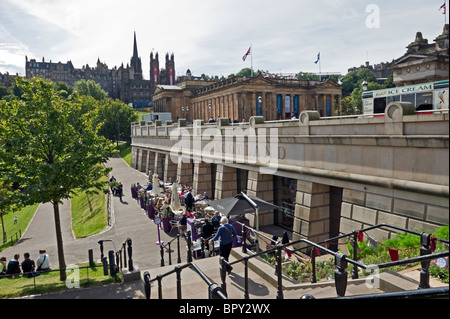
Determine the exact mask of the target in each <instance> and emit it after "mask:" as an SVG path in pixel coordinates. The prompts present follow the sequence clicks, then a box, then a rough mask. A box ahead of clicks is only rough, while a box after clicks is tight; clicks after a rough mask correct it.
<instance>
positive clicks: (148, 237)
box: [1, 158, 186, 286]
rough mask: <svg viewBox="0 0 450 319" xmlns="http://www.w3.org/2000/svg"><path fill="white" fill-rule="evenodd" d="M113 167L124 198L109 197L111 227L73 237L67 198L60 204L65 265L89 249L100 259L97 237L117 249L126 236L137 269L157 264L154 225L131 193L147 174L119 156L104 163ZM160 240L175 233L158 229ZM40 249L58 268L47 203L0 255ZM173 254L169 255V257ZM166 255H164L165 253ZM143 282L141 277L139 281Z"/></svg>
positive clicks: (83, 258)
mask: <svg viewBox="0 0 450 319" xmlns="http://www.w3.org/2000/svg"><path fill="white" fill-rule="evenodd" d="M107 166H108V167H112V172H111V174H112V175H114V176H115V177H116V179H117V181H120V182H122V184H123V185H124V196H123V197H122V200H123V202H120V200H119V198H118V197H112V208H113V209H112V210H113V223H112V225H111V227H109V228H108V229H107V230H105V231H103V232H102V233H101V234H97V235H93V236H90V237H88V238H83V239H75V238H74V236H73V233H72V228H71V219H70V201H65V202H64V204H63V205H60V218H61V227H62V233H63V242H64V253H65V254H64V255H65V261H66V264H67V265H72V264H78V263H82V262H87V261H88V250H89V249H90V248H92V249H93V251H94V258H95V259H96V260H100V245H99V244H98V241H99V240H101V239H103V240H113V241H114V243H115V246H116V248H117V249H119V248H120V247H121V245H122V243H123V242H125V241H126V239H127V238H131V240H132V242H133V262H134V265H135V267H138V268H139V269H140V270H146V269H151V268H155V267H159V266H160V258H161V256H160V248H159V246H158V245H156V241H157V240H158V235H157V227H156V225H155V224H154V223H153V221H152V220H150V219H149V218H148V217H147V215H146V213H145V212H144V211H143V210H142V209H141V208H140V206H139V204H138V203H137V201H136V200H134V199H133V198H132V197H131V191H130V186H131V184H133V183H136V182H139V183H140V184H145V183H146V182H147V176H146V175H145V174H143V173H141V172H139V171H137V170H135V169H132V168H130V167H129V166H128V165H127V164H126V163H125V161H123V160H122V159H121V158H112V159H110V160H109V162H108V163H107ZM160 236H161V240H163V241H164V242H166V243H167V242H168V241H169V240H171V239H172V238H173V237H174V236H175V232H173V236H170V235H167V234H166V233H164V232H163V231H160ZM39 249H46V250H47V253H48V254H49V256H50V262H51V265H52V267H53V268H57V267H58V266H59V265H58V257H57V245H56V235H55V222H54V215H53V207H52V205H51V204H50V203H46V204H41V205H40V206H39V208H38V209H37V211H36V214H35V215H34V217H33V219H32V221H31V223H30V225H29V227H28V228H27V229H26V230H25V232H24V233H23V235H22V238H21V239H20V241H19V242H18V243H16V245H14V246H13V247H10V248H8V249H6V250H4V251H3V252H2V253H1V255H2V256H6V257H7V259H9V258H10V257H12V256H13V255H14V254H15V253H19V254H20V255H21V256H23V253H25V252H29V253H30V254H31V258H32V259H37V257H38V255H39ZM111 249H113V245H112V243H111V242H106V243H105V244H104V253H105V255H107V253H108V251H109V250H111ZM173 256H174V255H172V258H174V257H173ZM166 258H167V256H166ZM182 261H183V262H185V261H186V256H185V254H184V255H182ZM139 285H141V286H142V281H139Z"/></svg>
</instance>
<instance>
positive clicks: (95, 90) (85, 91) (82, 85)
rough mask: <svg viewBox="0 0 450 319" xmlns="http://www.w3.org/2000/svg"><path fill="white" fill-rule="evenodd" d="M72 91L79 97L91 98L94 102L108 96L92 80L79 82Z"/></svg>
mask: <svg viewBox="0 0 450 319" xmlns="http://www.w3.org/2000/svg"><path fill="white" fill-rule="evenodd" d="M74 90H75V91H77V92H78V93H79V94H80V95H87V96H92V97H93V98H94V99H96V100H103V99H104V98H106V97H107V96H108V93H106V92H105V91H104V90H103V89H102V87H101V86H100V84H98V83H96V82H95V81H93V80H87V81H86V80H79V81H77V82H76V83H75V85H74Z"/></svg>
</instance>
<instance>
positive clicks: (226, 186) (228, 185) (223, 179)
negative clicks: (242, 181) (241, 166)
mask: <svg viewBox="0 0 450 319" xmlns="http://www.w3.org/2000/svg"><path fill="white" fill-rule="evenodd" d="M236 194H237V170H236V168H234V167H229V166H224V165H217V170H216V189H215V192H214V199H222V198H230V197H234V196H235V195H236Z"/></svg>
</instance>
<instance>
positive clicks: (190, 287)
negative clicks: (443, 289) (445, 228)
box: [148, 248, 448, 299]
mask: <svg viewBox="0 0 450 319" xmlns="http://www.w3.org/2000/svg"><path fill="white" fill-rule="evenodd" d="M243 257H244V254H243V253H242V250H241V249H240V248H235V249H233V250H232V253H231V256H230V262H233V261H235V260H239V259H242V258H243ZM193 262H194V264H196V265H197V266H198V268H199V269H201V270H202V272H203V273H204V274H205V275H206V276H207V277H208V278H209V279H210V281H211V282H213V283H216V284H217V285H218V286H221V279H220V272H219V256H214V257H210V258H204V259H196V260H194V261H193ZM233 267H234V268H233V271H232V272H231V274H230V275H227V277H226V290H227V294H228V298H229V299H244V284H245V283H244V278H245V274H244V264H243V263H238V264H235V265H233ZM174 268H175V265H172V266H165V267H161V268H158V269H151V270H149V271H148V272H149V274H150V278H151V279H153V278H156V277H157V275H160V274H164V273H167V272H168V271H170V270H173V269H174ZM414 272H415V273H417V274H415V275H414V276H416V275H418V273H419V271H418V270H417V269H414ZM248 276H249V281H248V285H249V298H250V299H275V298H277V294H278V292H277V276H276V275H275V268H274V267H273V266H272V265H270V264H268V263H266V262H265V261H263V260H260V259H258V258H252V259H250V260H249V270H248ZM414 276H411V274H410V273H408V274H406V275H405V274H399V273H395V272H391V271H388V272H384V273H381V274H380V275H379V277H377V278H379V279H378V281H377V282H376V283H375V282H373V281H370V280H369V282H368V283H367V279H366V278H360V279H351V278H349V279H348V285H347V290H346V293H345V296H357V295H366V294H380V293H387V292H398V291H404V290H416V289H417V288H418V286H419V281H418V280H416V279H414V278H411V277H414ZM161 283H162V298H164V299H176V298H177V278H176V274H171V275H169V276H167V277H165V278H163V279H162V280H161ZM282 285H283V291H282V294H283V295H282V297H283V298H284V299H299V298H300V297H301V296H303V295H311V296H313V297H314V298H316V299H321V298H336V297H337V295H336V289H335V286H334V280H332V281H322V282H318V283H314V284H311V283H298V282H297V281H295V280H293V279H292V278H290V277H288V276H286V275H283V280H282ZM430 285H431V286H432V288H434V287H439V286H442V285H443V286H446V284H442V283H441V282H439V281H437V280H433V279H432V280H430ZM181 286H182V288H181V291H182V292H181V293H182V298H183V299H208V286H207V284H206V283H205V282H204V281H203V279H201V277H200V276H199V275H198V274H197V273H196V272H195V271H193V270H192V269H190V268H186V269H184V270H183V271H181ZM370 286H377V287H378V288H374V287H370ZM447 286H448V285H447ZM151 299H158V284H157V282H154V283H152V285H151Z"/></svg>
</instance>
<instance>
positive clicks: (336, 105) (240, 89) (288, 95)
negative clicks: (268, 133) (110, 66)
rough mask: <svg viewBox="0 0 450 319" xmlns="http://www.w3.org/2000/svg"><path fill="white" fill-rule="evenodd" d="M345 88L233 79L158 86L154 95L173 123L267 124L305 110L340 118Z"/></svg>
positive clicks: (261, 78)
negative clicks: (255, 118) (258, 119)
mask: <svg viewBox="0 0 450 319" xmlns="http://www.w3.org/2000/svg"><path fill="white" fill-rule="evenodd" d="M341 95H342V89H341V86H340V85H338V84H335V83H334V82H332V81H331V80H329V81H326V82H319V81H306V80H292V79H270V78H266V77H264V76H263V75H262V74H259V75H258V76H257V77H253V78H246V77H232V78H229V79H225V80H222V81H213V83H211V82H209V81H206V80H197V81H189V80H183V81H181V82H178V83H177V84H176V85H172V86H164V85H160V86H157V88H156V89H155V92H154V94H153V101H154V106H155V111H156V112H170V113H172V118H173V119H175V120H176V119H178V118H186V119H187V120H188V121H190V122H192V121H193V120H196V119H201V120H204V121H208V120H209V119H211V118H212V119H218V118H229V119H230V120H232V121H234V120H237V121H239V122H241V121H248V120H249V119H250V117H252V116H263V117H264V118H265V119H266V120H269V121H270V120H284V119H291V115H295V117H297V118H298V116H299V114H300V112H301V111H303V110H317V111H318V112H319V113H320V114H321V116H334V115H335V114H340V105H341Z"/></svg>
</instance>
